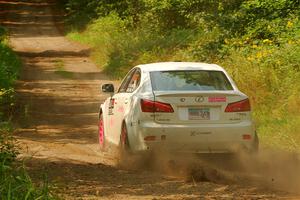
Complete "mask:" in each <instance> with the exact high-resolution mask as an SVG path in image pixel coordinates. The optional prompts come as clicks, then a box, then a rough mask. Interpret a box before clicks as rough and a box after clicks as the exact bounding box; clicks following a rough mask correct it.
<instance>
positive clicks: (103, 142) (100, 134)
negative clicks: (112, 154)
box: [98, 113, 106, 151]
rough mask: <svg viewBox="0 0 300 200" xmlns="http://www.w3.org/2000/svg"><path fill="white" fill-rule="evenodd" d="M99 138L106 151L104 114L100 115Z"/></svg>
mask: <svg viewBox="0 0 300 200" xmlns="http://www.w3.org/2000/svg"><path fill="white" fill-rule="evenodd" d="M98 138H99V146H100V150H101V151H105V145H106V141H105V132H104V121H103V114H102V113H101V114H100V115H99V124H98Z"/></svg>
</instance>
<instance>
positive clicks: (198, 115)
mask: <svg viewBox="0 0 300 200" xmlns="http://www.w3.org/2000/svg"><path fill="white" fill-rule="evenodd" d="M188 113H189V120H209V119H210V111H209V108H189V109H188Z"/></svg>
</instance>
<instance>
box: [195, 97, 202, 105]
mask: <svg viewBox="0 0 300 200" xmlns="http://www.w3.org/2000/svg"><path fill="white" fill-rule="evenodd" d="M195 101H196V102H198V103H200V102H203V101H204V97H203V96H200V97H196V98H195Z"/></svg>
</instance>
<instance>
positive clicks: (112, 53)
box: [66, 0, 300, 151]
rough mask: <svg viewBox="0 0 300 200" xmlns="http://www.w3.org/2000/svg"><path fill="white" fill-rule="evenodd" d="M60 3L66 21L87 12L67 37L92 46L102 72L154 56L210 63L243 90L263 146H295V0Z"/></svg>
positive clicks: (299, 89)
mask: <svg viewBox="0 0 300 200" xmlns="http://www.w3.org/2000/svg"><path fill="white" fill-rule="evenodd" d="M66 1H67V6H66V7H67V9H69V11H70V12H69V19H72V17H77V16H78V15H81V14H83V15H84V14H85V15H86V16H89V19H88V20H85V21H84V20H82V21H80V20H79V21H72V22H71V26H72V27H73V28H74V27H76V26H77V24H80V23H82V22H83V23H82V24H84V27H85V26H86V27H87V28H86V29H84V30H83V31H82V29H79V30H78V29H77V30H76V29H73V31H72V33H70V34H69V37H70V38H72V39H75V40H77V41H79V42H83V43H86V44H88V45H90V46H92V47H93V48H94V51H93V52H94V53H93V56H92V57H93V58H94V59H95V60H96V61H97V63H98V64H99V66H101V67H103V68H104V69H105V71H106V72H107V73H109V74H111V75H113V76H115V77H122V76H123V75H124V73H126V72H127V71H128V70H129V69H130V68H131V67H132V66H134V65H137V64H141V63H149V62H156V61H197V62H208V63H218V64H220V65H222V66H224V67H225V68H226V69H227V70H228V71H229V73H230V74H231V75H232V76H233V77H234V80H236V82H237V85H238V86H239V88H240V89H241V90H242V91H243V92H245V93H246V94H247V95H249V97H250V99H251V102H252V104H253V108H254V119H255V121H256V122H257V129H258V133H259V136H260V138H261V141H262V143H263V145H271V146H278V147H280V148H283V149H288V150H293V151H299V150H300V137H299V135H300V134H299V133H300V127H299V124H300V100H299V99H300V66H299V63H300V60H299V59H300V48H299V44H300V22H299V15H300V3H299V1H292V0H249V1H246V0H231V1H227V0H161V1H157V0H137V1H136V0H135V1H133V0H126V1H122V2H121V3H120V2H116V1H97V0H88V1H87V0H86V1H81V0H66ZM72 4H74V5H79V4H80V7H81V8H84V9H81V8H80V9H79V8H76V6H74V5H72ZM91 5H92V6H91ZM121 5H122V6H121ZM88 9H90V10H91V11H89V12H87V10H88ZM81 27H82V26H81Z"/></svg>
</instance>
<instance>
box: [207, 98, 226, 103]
mask: <svg viewBox="0 0 300 200" xmlns="http://www.w3.org/2000/svg"><path fill="white" fill-rule="evenodd" d="M208 102H226V97H208Z"/></svg>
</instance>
